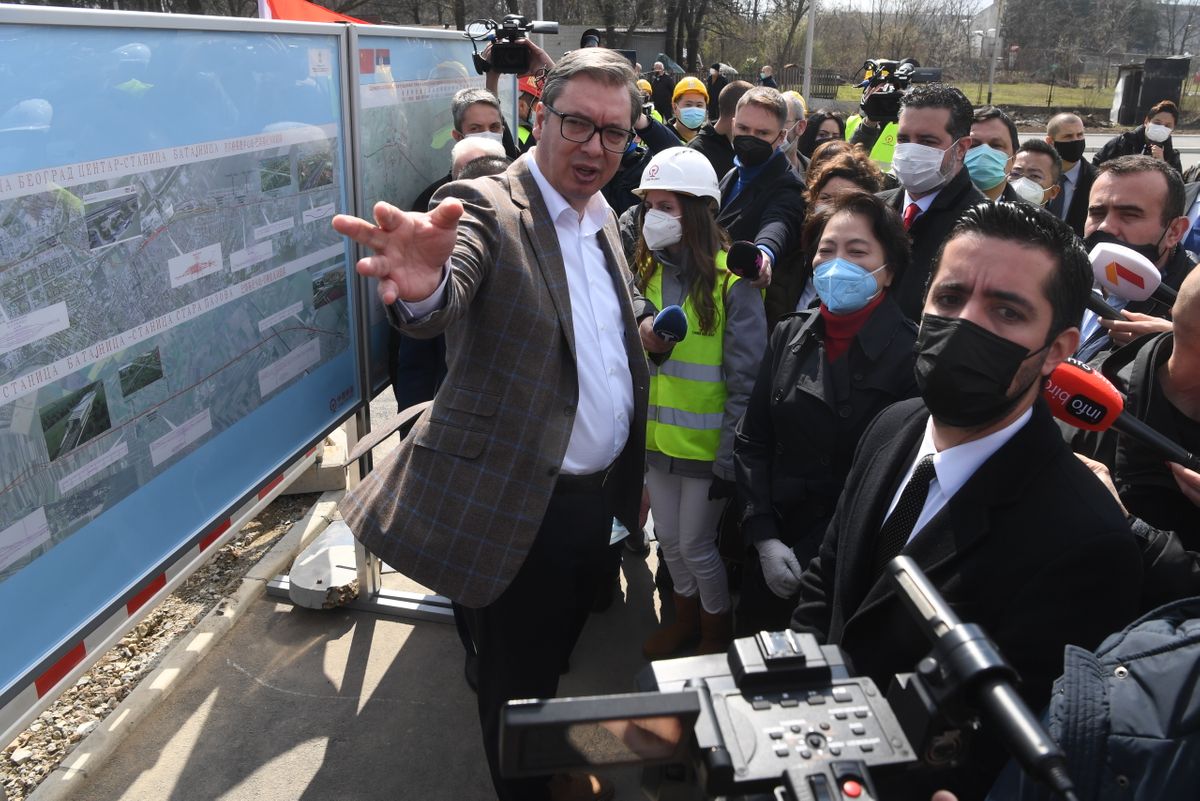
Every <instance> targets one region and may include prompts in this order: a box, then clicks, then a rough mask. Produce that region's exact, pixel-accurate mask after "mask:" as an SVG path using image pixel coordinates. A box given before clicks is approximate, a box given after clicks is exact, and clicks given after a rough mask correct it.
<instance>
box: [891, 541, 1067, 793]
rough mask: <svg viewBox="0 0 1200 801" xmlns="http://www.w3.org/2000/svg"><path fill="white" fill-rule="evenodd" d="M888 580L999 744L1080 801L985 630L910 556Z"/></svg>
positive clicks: (1057, 751)
mask: <svg viewBox="0 0 1200 801" xmlns="http://www.w3.org/2000/svg"><path fill="white" fill-rule="evenodd" d="M887 571H888V574H889V575H890V576H891V579H892V582H893V583H894V584H895V586H896V588H897V590H898V591H899V595H900V597H901V598H902V599H903V602H904V604H905V606H907V607H908V610H909V612H911V613H912V615H913V617H914V618H915V619H916V620H917V621H918V622H919V623H920V626H921V628H922V630H923V631H924V632H925V636H927V637H928V638H929V640H930V641H931V642H932V643H933V644H934V653H935V654H940V656H939V658H938V663H939V665H940V667H941V668H942V669H943V670H945V671H947V673H948V674H949V675H950V676H951V677H952V681H954V683H956V684H957V683H960V682H961V683H964V684H965V685H966V697H967V699H968V700H969V701H970V702H971V703H972V704H973V705H974V706H976V707H978V708H979V710H980V712H981V713H982V715H983V717H984V719H985V720H986V721H987V723H988V724H989V727H990V729H991V730H992V731H994V732H995V734H996V736H997V738H998V739H999V740H1000V741H1001V742H1003V743H1004V745H1005V747H1006V748H1007V749H1008V751H1009V753H1011V754H1012V755H1013V756H1014V757H1015V758H1016V760H1017V761H1018V762H1020V763H1021V766H1022V767H1024V768H1025V770H1026V772H1028V773H1029V774H1030V775H1031V776H1034V777H1035V778H1037V779H1038V780H1040V781H1042V782H1044V783H1045V784H1046V785H1048V786H1049V787H1051V788H1053V789H1054V790H1056V791H1057V792H1058V793H1059V794H1060V795H1062V796H1063V797H1065V798H1074V797H1075V796H1074V789H1075V788H1074V785H1073V784H1072V782H1071V777H1070V776H1069V775H1068V774H1067V768H1066V766H1067V758H1066V755H1065V754H1064V753H1063V751H1062V749H1061V748H1059V747H1058V744H1057V743H1055V742H1054V740H1052V739H1050V735H1048V734H1047V733H1046V730H1045V729H1044V728H1042V725H1041V723H1040V722H1038V719H1037V718H1036V717H1034V714H1033V713H1032V712H1030V711H1029V707H1028V706H1026V704H1025V702H1024V701H1023V700H1022V699H1021V696H1020V695H1018V694H1017V691H1016V689H1014V688H1013V684H1012V680H1013V679H1014V678H1016V671H1014V670H1013V668H1012V667H1011V666H1010V665H1009V664H1008V663H1007V662H1005V661H1004V657H1003V656H1001V654H1000V652H999V650H998V649H997V648H996V646H995V644H994V643H993V642H992V641H991V639H990V638H989V637H988V636H987V634H985V633H984V631H983V629H981V628H980V627H979V626H975V625H971V624H968V625H964V624H963V622H962V621H961V620H960V619H959V617H958V615H956V614H955V613H954V610H953V609H951V608H950V605H949V604H947V603H946V600H945V599H944V598H943V597H942V595H941V593H939V592H938V591H937V588H936V587H934V586H933V584H932V583H930V581H929V579H928V578H927V577H926V575H925V574H924V573H923V572H921V569H920V568H919V567H918V566H917V563H916V562H914V561H913V560H912V558H911V557H908V556H897V557H896V558H895V559H893V560H892V561H891V562H889V563H888V566H887Z"/></svg>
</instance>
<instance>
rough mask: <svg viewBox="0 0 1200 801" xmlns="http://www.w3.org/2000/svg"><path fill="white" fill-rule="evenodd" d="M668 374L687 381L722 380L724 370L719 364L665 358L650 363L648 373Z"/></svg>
mask: <svg viewBox="0 0 1200 801" xmlns="http://www.w3.org/2000/svg"><path fill="white" fill-rule="evenodd" d="M659 373H661V374H662V375H669V376H671V377H673V378H686V379H687V380H688V381H724V380H725V371H724V368H722V367H721V365H719V364H690V363H688V362H679V361H676V360H675V359H673V358H672V359H667V360H666V361H665V362H663V363H662V364H661V365H657V364H654V363H653V362H651V363H650V375H658V374H659Z"/></svg>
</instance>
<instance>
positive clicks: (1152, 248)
mask: <svg viewBox="0 0 1200 801" xmlns="http://www.w3.org/2000/svg"><path fill="white" fill-rule="evenodd" d="M1166 235H1167V229H1166V228H1164V229H1163V232H1162V233H1161V234H1159V235H1158V240H1157V241H1155V242H1154V243H1152V244H1148V245H1131V244H1129V243H1128V242H1126V241H1125V240H1124V239H1117V238H1116V237H1115V236H1113V235H1112V234H1110V233H1109V232H1108V231H1092V232H1091V233H1090V234H1088V235H1087V236H1086V237H1084V240H1083V246H1084V248H1086V249H1087V252H1088V253H1091V252H1092V248H1094V247H1096V245H1099V244H1100V243H1101V242H1110V243H1112V244H1114V245H1120V246H1121V247H1126V248H1129V249H1130V250H1132V251H1133V252H1134V253H1140V254H1141V255H1143V256H1145V257H1146V258H1147V259H1149V260H1150V263H1151V264H1153V265H1155V266H1158V255H1159V254H1158V243H1159V242H1162V238H1163V237H1164V236H1166Z"/></svg>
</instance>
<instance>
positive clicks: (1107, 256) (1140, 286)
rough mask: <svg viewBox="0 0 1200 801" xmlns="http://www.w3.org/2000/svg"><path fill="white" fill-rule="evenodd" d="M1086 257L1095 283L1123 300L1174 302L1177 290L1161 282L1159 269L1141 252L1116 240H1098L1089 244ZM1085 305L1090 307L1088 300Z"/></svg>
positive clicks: (1172, 303) (1170, 303) (1171, 303)
mask: <svg viewBox="0 0 1200 801" xmlns="http://www.w3.org/2000/svg"><path fill="white" fill-rule="evenodd" d="M1088 259H1089V260H1090V261H1091V262H1092V275H1093V277H1094V278H1095V279H1096V285H1097V286H1099V287H1101V288H1102V289H1104V291H1105V292H1107V293H1108V294H1110V295H1116V296H1117V297H1119V298H1123V299H1124V300H1146V299H1147V298H1154V299H1155V300H1157V301H1158V302H1159V303H1164V304H1166V305H1167V306H1173V305H1174V304H1175V297H1176V295H1177V293H1176V292H1175V290H1174V289H1171V287H1169V286H1165V285H1164V284H1163V282H1162V273H1160V272H1159V271H1158V268H1157V267H1155V266H1154V263H1153V262H1151V261H1150V260H1149V259H1147V258H1146V257H1145V256H1143V255H1142V254H1141V253H1138V252H1137V251H1135V250H1130V249H1129V248H1127V247H1125V246H1124V245H1118V244H1116V243H1115V242H1101V243H1100V244H1098V245H1096V247H1094V248H1092V252H1091V253H1089V254H1088ZM1088 308H1092V307H1091V305H1090V304H1089V306H1088ZM1092 311H1096V310H1095V309H1094V308H1093V309H1092ZM1097 314H1099V312H1097ZM1117 319H1121V318H1117Z"/></svg>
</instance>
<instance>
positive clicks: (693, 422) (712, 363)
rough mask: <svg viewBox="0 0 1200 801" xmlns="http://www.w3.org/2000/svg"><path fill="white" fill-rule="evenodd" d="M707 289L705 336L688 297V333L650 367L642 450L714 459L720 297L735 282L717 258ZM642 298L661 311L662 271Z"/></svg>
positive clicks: (720, 403) (720, 382)
mask: <svg viewBox="0 0 1200 801" xmlns="http://www.w3.org/2000/svg"><path fill="white" fill-rule="evenodd" d="M716 261H717V282H716V286H715V287H713V304H714V307H715V309H716V319H715V323H714V326H713V332H712V333H711V334H702V333H700V317H699V315H698V314H697V312H696V309H695V307H694V306H693V305H692V301H691V298H690V297H689V298H687V299H686V300H684V302H683V304H682V306H683V312H684V314H685V315H686V316H687V321H688V333H687V336H686V337H684V338H683V341H681V342H676V343H675V347H674V349H673V350H672V351H671V355H670V358H668V359H667V360H666V361H665V362H663V363H662V364H661V365H657V366H656V365H654V364H653V363H651V364H650V410H649V415H648V420H647V423H646V447H647V448H648V449H649V450H652V451H658V452H659V453H665V454H666V455H668V456H673V457H675V458H676V459H695V460H699V461H707V462H711V461H715V460H716V458H717V448H718V446H719V445H720V442H721V425H722V423H723V421H724V417H725V397H726V391H725V376H724V371H723V370H722V367H721V362H722V354H723V343H724V339H725V296H726V295H727V294H728V292H729V287H730V286H732V285H733V282H735V281H738V280H740V279H739V278H738V277H737V276H736V275H733V274H732V273H730V272H729V271H728V270H726V268H725V251H721V252H719V253H718V254H717V260H716ZM645 295H646V298H648V299H649V300H650V302H652V303H653V304H654V305H655V306H656V307H658V308H662V304H663V298H662V267H661V266H659V267H658V269H656V270H655V271H654V275H653V276H652V277H651V278H650V281H649V283H648V284H647V285H646V292H645Z"/></svg>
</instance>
